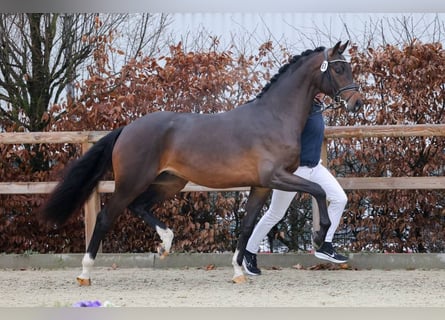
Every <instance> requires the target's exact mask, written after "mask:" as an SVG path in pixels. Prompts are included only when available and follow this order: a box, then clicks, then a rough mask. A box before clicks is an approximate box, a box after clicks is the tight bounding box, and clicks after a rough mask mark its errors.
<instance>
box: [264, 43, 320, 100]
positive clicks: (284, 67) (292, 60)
mask: <svg viewBox="0 0 445 320" xmlns="http://www.w3.org/2000/svg"><path fill="white" fill-rule="evenodd" d="M323 50H325V47H318V48H316V49H314V50H310V49H308V50H306V51H304V52H302V53H301V54H300V55H295V56H293V57H292V58H290V59H289V62H288V63H286V64H284V65H282V66H281V67H280V69H279V70H278V73H276V74H275V75H274V76H273V77H272V78H271V79H270V81H269V82H268V83H267V84H266V85H265V86H264V87H263V89H262V90H261V92H260V93H258V95H257V96H256V99H259V98H261V97H262V96H263V94H264V93H265V92H266V91H267V90H269V88H270V87H271V86H272V85H273V84H274V83H275V82H276V81H277V80H278V78H279V77H280V76H281V75H282V74H283V73H285V72H286V71H287V70H288V69H289V67H290V66H292V65H295V64H296V63H297V62H298V61H300V58H301V57H306V56H308V55H310V54H312V53H314V52H320V51H323Z"/></svg>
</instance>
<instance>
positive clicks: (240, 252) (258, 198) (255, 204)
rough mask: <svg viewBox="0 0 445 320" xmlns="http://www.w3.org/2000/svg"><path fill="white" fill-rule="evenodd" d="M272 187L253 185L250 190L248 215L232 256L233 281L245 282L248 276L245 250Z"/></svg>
mask: <svg viewBox="0 0 445 320" xmlns="http://www.w3.org/2000/svg"><path fill="white" fill-rule="evenodd" d="M270 192H271V189H269V188H257V187H255V188H254V187H252V189H251V190H250V194H249V198H248V200H247V204H246V215H245V216H244V218H243V220H242V221H241V233H240V236H239V238H238V244H237V247H236V250H235V253H234V255H233V258H232V265H233V271H234V275H233V278H232V280H233V282H235V283H243V282H246V281H247V280H246V277H245V276H244V273H243V269H242V267H241V266H242V263H243V258H244V251H245V250H246V246H247V242H248V241H249V237H250V235H251V234H252V231H253V228H254V226H255V222H256V219H257V216H258V213H259V212H260V211H261V209H262V208H263V206H264V203H265V202H266V200H267V198H268V197H269V195H270Z"/></svg>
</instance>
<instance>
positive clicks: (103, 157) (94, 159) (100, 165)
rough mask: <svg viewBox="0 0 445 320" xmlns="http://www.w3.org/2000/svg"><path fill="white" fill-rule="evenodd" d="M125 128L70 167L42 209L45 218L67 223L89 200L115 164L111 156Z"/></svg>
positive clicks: (58, 222) (117, 130)
mask: <svg viewBox="0 0 445 320" xmlns="http://www.w3.org/2000/svg"><path fill="white" fill-rule="evenodd" d="M122 129H123V127H122V128H119V129H116V130H114V131H112V132H110V133H109V134H107V135H106V136H105V137H103V138H102V139H100V140H99V141H98V142H97V143H95V144H94V146H93V147H92V148H91V149H90V150H88V152H87V153H85V155H84V156H83V157H81V158H80V159H78V160H75V161H73V163H72V164H71V165H70V166H69V167H68V169H67V171H66V172H65V174H64V176H63V180H62V181H60V182H59V183H58V184H57V186H56V187H55V189H54V190H53V192H52V193H51V194H50V196H49V198H48V200H47V201H46V203H45V204H44V205H43V208H42V210H41V212H40V214H41V217H42V219H43V220H45V221H48V222H52V223H56V224H57V225H63V224H64V223H65V222H66V221H67V220H68V218H69V217H70V216H71V215H73V214H74V213H75V212H76V211H78V210H79V209H80V208H81V206H82V205H83V204H84V203H85V201H87V200H88V197H89V196H90V194H91V193H92V192H93V189H94V188H95V187H96V185H97V184H98V183H99V180H100V179H101V178H102V177H103V175H104V174H105V173H106V172H107V170H108V169H109V168H110V167H111V156H112V152H113V148H114V144H115V143H116V140H117V138H118V137H119V135H120V133H121V131H122Z"/></svg>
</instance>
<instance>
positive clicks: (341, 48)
mask: <svg viewBox="0 0 445 320" xmlns="http://www.w3.org/2000/svg"><path fill="white" fill-rule="evenodd" d="M348 44H349V40H348V41H346V42H345V43H344V44H343V45H341V41H339V42H337V43H336V44H335V46H334V48H332V55H334V54H335V53H338V54H343V52H344V51H345V49H346V47H347V46H348Z"/></svg>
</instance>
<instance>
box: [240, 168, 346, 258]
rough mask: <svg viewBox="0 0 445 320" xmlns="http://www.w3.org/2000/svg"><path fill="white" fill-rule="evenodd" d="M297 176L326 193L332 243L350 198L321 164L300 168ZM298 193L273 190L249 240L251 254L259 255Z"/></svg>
mask: <svg viewBox="0 0 445 320" xmlns="http://www.w3.org/2000/svg"><path fill="white" fill-rule="evenodd" d="M294 174H295V175H297V176H300V177H302V178H305V179H307V180H310V181H312V182H315V183H318V184H319V185H320V187H321V188H322V189H323V190H324V191H325V192H326V199H327V201H328V202H329V203H328V215H329V219H330V220H331V226H330V228H329V230H328V233H327V235H326V238H325V241H326V242H332V239H333V237H334V233H335V231H336V230H337V227H338V225H339V223H340V218H341V216H342V214H343V211H344V209H345V206H346V203H347V200H348V198H347V197H346V194H345V192H344V191H343V188H342V187H341V186H340V184H339V183H338V181H337V179H335V177H334V176H333V175H332V174H331V173H330V172H329V170H328V169H327V168H326V167H324V166H323V165H322V164H321V161H320V163H319V164H318V165H317V166H315V167H313V168H310V167H304V166H303V167H299V168H298V169H297V170H296V171H295V172H294ZM295 195H296V192H288V191H281V190H273V193H272V200H271V203H270V207H269V209H268V210H267V211H266V212H265V213H264V215H263V216H262V217H261V219H260V221H259V222H258V224H257V225H256V226H255V228H254V230H253V233H252V235H251V236H250V238H249V242H248V243H247V246H246V249H247V250H248V251H250V252H251V253H257V252H258V249H259V246H260V243H261V241H262V240H263V239H264V237H265V236H266V235H267V234H268V233H269V231H270V229H272V227H273V226H274V225H275V224H277V223H278V222H279V221H280V220H281V219H282V218H283V217H284V215H285V213H286V211H287V208H288V207H289V205H290V203H291V202H292V200H293V198H294V197H295Z"/></svg>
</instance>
